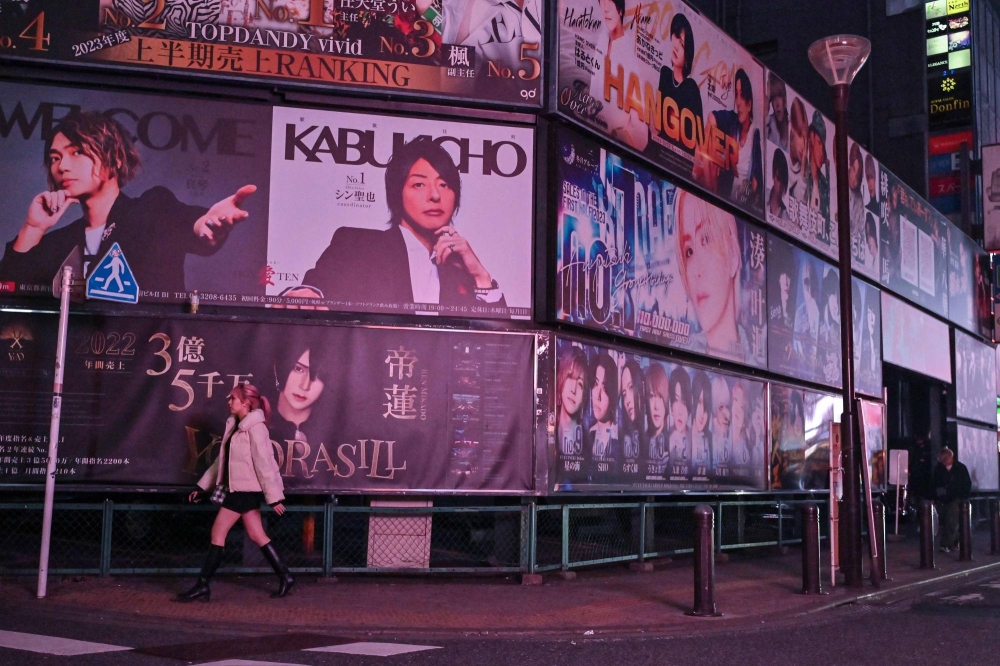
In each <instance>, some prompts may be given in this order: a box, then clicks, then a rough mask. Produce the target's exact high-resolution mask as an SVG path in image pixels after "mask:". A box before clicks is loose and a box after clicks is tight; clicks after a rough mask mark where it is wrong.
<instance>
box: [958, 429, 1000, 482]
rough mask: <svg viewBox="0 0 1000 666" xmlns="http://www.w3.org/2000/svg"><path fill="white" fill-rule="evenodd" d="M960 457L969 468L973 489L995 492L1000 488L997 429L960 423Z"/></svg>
mask: <svg viewBox="0 0 1000 666" xmlns="http://www.w3.org/2000/svg"><path fill="white" fill-rule="evenodd" d="M958 459H959V460H960V461H961V462H962V463H963V464H964V465H965V466H966V467H968V468H969V476H971V477H972V489H973V490H978V491H980V492H986V491H989V492H995V491H996V490H998V489H1000V484H998V482H997V433H996V430H995V429H989V430H984V429H982V428H973V427H971V426H967V425H961V424H959V425H958Z"/></svg>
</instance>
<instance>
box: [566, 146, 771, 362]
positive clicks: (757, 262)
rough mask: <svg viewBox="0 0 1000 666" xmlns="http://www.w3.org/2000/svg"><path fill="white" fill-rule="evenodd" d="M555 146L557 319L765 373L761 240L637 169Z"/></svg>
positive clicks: (610, 156)
mask: <svg viewBox="0 0 1000 666" xmlns="http://www.w3.org/2000/svg"><path fill="white" fill-rule="evenodd" d="M560 136H561V147H560V154H561V159H559V161H558V165H559V167H558V176H559V187H560V197H559V204H558V209H559V222H558V227H557V238H558V242H557V248H556V257H557V260H556V271H557V280H556V318H557V319H559V320H561V321H567V322H571V323H574V324H579V325H581V326H586V327H588V328H593V329H596V330H599V331H607V332H610V333H614V334H617V335H627V336H629V337H634V338H638V339H641V340H646V341H649V342H653V343H656V344H659V345H664V346H669V347H674V348H677V349H686V350H690V351H694V352H698V353H701V354H707V355H709V356H714V357H716V358H722V359H726V360H729V361H735V362H737V363H743V364H746V365H751V366H754V367H759V368H762V367H764V364H765V351H766V349H767V321H766V316H765V311H764V285H765V254H766V253H765V243H764V238H765V237H764V233H763V232H762V231H761V230H760V229H759V228H757V227H755V226H753V225H751V224H749V223H747V222H745V221H744V220H743V219H741V218H739V217H736V216H734V215H733V214H732V213H729V212H727V211H724V210H722V209H720V208H717V207H715V206H713V205H711V204H709V203H707V202H705V201H704V200H702V199H700V198H698V197H696V196H695V195H694V194H691V193H690V192H689V191H687V190H683V189H681V188H678V187H676V186H674V185H673V184H672V183H670V182H668V181H666V180H664V179H662V178H660V177H658V176H656V175H654V174H652V173H650V172H649V171H646V170H645V169H642V168H641V167H639V166H638V165H636V163H635V162H634V161H632V160H625V159H622V158H621V157H619V156H617V155H615V154H614V153H611V152H608V151H606V150H604V149H603V148H599V147H598V146H596V145H595V144H593V143H592V142H590V141H587V140H585V139H582V138H580V137H579V136H577V135H576V134H570V133H562V134H561V135H560Z"/></svg>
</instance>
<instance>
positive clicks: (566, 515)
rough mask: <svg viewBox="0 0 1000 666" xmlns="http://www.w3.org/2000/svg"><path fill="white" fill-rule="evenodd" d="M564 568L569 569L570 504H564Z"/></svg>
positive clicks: (562, 562) (562, 559) (562, 561)
mask: <svg viewBox="0 0 1000 666" xmlns="http://www.w3.org/2000/svg"><path fill="white" fill-rule="evenodd" d="M560 563H561V564H562V567H561V568H562V570H563V571H567V570H569V505H568V504H563V505H562V557H561V558H560Z"/></svg>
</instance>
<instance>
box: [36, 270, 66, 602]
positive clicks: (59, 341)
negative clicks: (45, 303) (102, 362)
mask: <svg viewBox="0 0 1000 666" xmlns="http://www.w3.org/2000/svg"><path fill="white" fill-rule="evenodd" d="M72 284H73V268H72V267H71V266H64V267H63V275H62V291H61V292H60V294H59V336H58V337H57V338H56V371H55V377H54V379H53V380H52V420H51V422H50V424H49V459H48V466H47V467H46V470H45V505H44V508H43V510H42V548H41V553H40V554H39V557H38V598H39V599H44V598H45V593H46V591H47V588H48V584H49V545H50V543H51V539H52V504H53V502H54V500H55V494H56V459H57V456H58V455H59V419H60V417H61V416H62V392H63V369H64V366H65V364H66V328H67V327H68V325H69V292H70V287H71V286H72Z"/></svg>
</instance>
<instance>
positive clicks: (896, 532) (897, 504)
mask: <svg viewBox="0 0 1000 666" xmlns="http://www.w3.org/2000/svg"><path fill="white" fill-rule="evenodd" d="M897 480H898V479H897ZM895 535H896V536H899V484H898V483H897V484H896V531H895Z"/></svg>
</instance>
